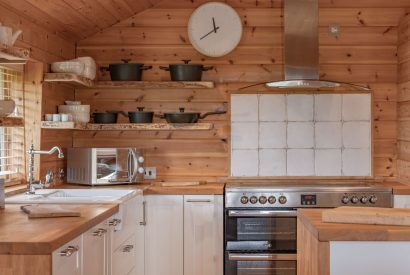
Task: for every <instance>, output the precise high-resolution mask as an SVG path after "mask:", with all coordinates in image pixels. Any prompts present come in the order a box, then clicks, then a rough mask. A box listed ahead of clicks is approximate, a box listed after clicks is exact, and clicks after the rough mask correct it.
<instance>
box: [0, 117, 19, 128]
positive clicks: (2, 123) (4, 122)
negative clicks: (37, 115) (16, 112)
mask: <svg viewBox="0 0 410 275" xmlns="http://www.w3.org/2000/svg"><path fill="white" fill-rule="evenodd" d="M23 126H24V120H23V118H21V117H0V127H23Z"/></svg>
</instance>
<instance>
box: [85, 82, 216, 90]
mask: <svg viewBox="0 0 410 275" xmlns="http://www.w3.org/2000/svg"><path fill="white" fill-rule="evenodd" d="M92 88H99V89H112V88H123V89H127V88H128V89H131V88H133V89H212V88H215V84H214V82H212V81H97V82H95V85H94V86H93V87H92Z"/></svg>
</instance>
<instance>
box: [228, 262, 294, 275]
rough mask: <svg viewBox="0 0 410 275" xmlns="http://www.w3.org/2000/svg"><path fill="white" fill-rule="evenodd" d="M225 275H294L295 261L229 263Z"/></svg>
mask: <svg viewBox="0 0 410 275" xmlns="http://www.w3.org/2000/svg"><path fill="white" fill-rule="evenodd" d="M226 268H227V270H226V271H227V272H228V273H227V274H235V275H296V261H238V262H235V261H229V262H228V264H227V266H226Z"/></svg>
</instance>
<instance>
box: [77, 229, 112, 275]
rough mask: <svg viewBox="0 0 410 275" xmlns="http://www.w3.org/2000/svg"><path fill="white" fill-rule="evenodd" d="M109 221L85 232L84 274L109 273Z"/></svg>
mask: <svg viewBox="0 0 410 275" xmlns="http://www.w3.org/2000/svg"><path fill="white" fill-rule="evenodd" d="M108 230H109V228H108V225H107V222H103V223H101V224H99V225H97V226H94V227H93V228H91V229H90V230H88V231H87V232H85V233H84V234H83V274H84V275H85V274H87V275H108V274H107V272H108V253H109V241H110V238H109V237H110V235H109V232H108Z"/></svg>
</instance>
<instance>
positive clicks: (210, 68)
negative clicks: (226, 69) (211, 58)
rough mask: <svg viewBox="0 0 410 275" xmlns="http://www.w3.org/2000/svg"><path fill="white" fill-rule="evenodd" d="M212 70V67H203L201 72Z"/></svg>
mask: <svg viewBox="0 0 410 275" xmlns="http://www.w3.org/2000/svg"><path fill="white" fill-rule="evenodd" d="M213 68H214V66H209V67H203V68H202V71H209V70H212V69H213Z"/></svg>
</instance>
